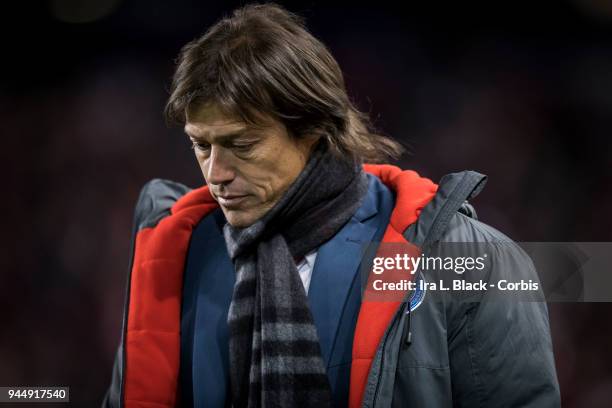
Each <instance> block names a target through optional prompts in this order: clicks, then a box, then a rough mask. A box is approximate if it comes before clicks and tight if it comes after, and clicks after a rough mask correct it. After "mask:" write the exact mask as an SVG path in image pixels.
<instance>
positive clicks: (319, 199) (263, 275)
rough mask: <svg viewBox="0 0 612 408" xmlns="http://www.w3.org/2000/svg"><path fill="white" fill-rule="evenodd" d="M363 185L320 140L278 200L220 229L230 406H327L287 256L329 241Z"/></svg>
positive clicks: (327, 393)
mask: <svg viewBox="0 0 612 408" xmlns="http://www.w3.org/2000/svg"><path fill="white" fill-rule="evenodd" d="M366 190H367V178H366V176H365V173H364V172H363V170H362V168H361V165H360V164H358V163H353V162H347V161H346V160H342V159H339V158H337V156H335V155H333V154H332V153H331V152H330V151H329V149H328V148H327V145H326V144H325V143H319V144H318V146H317V147H316V148H315V150H314V151H313V152H312V154H311V157H310V159H309V161H308V163H307V164H306V167H305V168H304V170H303V171H302V172H301V173H300V175H299V176H298V177H297V179H296V180H295V181H294V182H293V184H292V185H291V186H290V187H289V189H288V190H287V191H286V192H285V194H284V195H283V197H282V198H281V199H280V200H279V202H278V203H276V205H275V206H274V207H273V208H272V209H271V210H270V211H268V212H267V213H266V214H265V215H264V216H263V217H262V218H260V219H259V220H258V221H256V222H255V223H254V224H252V225H251V226H249V227H246V228H233V227H231V226H230V225H229V224H226V225H225V227H224V237H225V242H226V245H227V248H228V252H229V254H230V257H231V258H232V261H233V263H234V267H235V270H236V284H235V286H234V292H233V297H232V302H231V305H230V308H229V313H228V324H229V333H230V344H229V348H230V384H231V397H232V402H233V406H234V407H329V406H331V405H332V396H331V387H330V384H329V380H328V377H327V373H326V369H325V364H324V363H323V358H322V357H321V349H320V346H319V338H318V335H317V330H316V327H315V325H314V322H313V318H312V314H311V312H310V309H309V307H308V301H307V297H306V292H305V290H304V286H303V284H302V282H301V280H300V277H299V275H298V272H297V268H296V265H295V261H294V259H299V258H301V257H303V256H304V255H305V254H306V253H308V252H310V251H311V250H313V249H315V248H317V247H319V246H320V245H321V244H323V243H324V242H325V241H327V240H329V239H330V238H332V237H333V236H334V235H335V234H336V233H337V232H338V231H339V230H340V229H341V228H342V226H343V225H344V224H346V222H347V221H348V220H349V219H350V218H351V216H352V215H353V214H354V213H355V212H356V211H357V209H358V208H359V206H360V205H361V202H362V200H363V197H364V196H365V193H366Z"/></svg>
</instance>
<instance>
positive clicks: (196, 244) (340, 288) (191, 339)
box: [180, 174, 395, 407]
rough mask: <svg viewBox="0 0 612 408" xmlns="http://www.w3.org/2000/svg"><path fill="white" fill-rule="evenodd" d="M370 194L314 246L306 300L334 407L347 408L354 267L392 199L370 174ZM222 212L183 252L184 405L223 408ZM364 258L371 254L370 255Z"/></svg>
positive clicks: (356, 291)
mask: <svg viewBox="0 0 612 408" xmlns="http://www.w3.org/2000/svg"><path fill="white" fill-rule="evenodd" d="M368 179H369V186H368V193H367V195H366V197H365V199H364V201H363V204H362V205H361V207H360V208H359V209H358V210H357V212H356V213H355V214H354V215H353V217H352V218H351V219H350V220H349V222H348V223H347V224H346V225H345V226H344V227H343V228H342V229H341V230H340V231H339V232H338V233H337V234H336V235H335V236H334V237H333V238H332V239H330V240H329V241H327V242H326V243H325V244H323V245H321V246H320V247H319V248H318V252H317V258H316V261H315V265H314V268H313V271H312V278H311V282H310V288H309V291H308V300H309V304H310V309H311V311H312V315H313V318H314V323H315V326H316V327H317V332H318V335H319V341H320V345H321V354H322V357H323V360H324V362H325V365H326V367H327V374H328V377H329V380H330V384H331V387H332V392H333V397H334V401H335V405H336V406H338V407H343V406H346V405H347V404H348V394H349V381H350V369H351V356H352V346H353V334H354V331H355V324H356V323H357V316H358V314H359V308H360V305H361V282H360V279H359V273H358V272H359V270H360V264H361V263H362V261H363V262H365V261H366V260H365V259H364V253H365V251H364V250H365V247H366V245H367V244H369V243H370V242H380V241H381V240H382V236H383V234H384V231H385V229H386V227H387V224H388V223H389V218H390V216H391V211H392V210H393V206H394V202H395V199H394V196H393V193H392V192H391V190H389V189H388V188H387V187H386V186H385V185H384V184H383V183H382V182H381V181H380V180H379V179H378V178H377V177H375V176H372V175H369V174H368ZM224 224H225V219H224V217H223V213H222V212H221V210H220V209H217V210H215V211H214V212H213V213H212V214H210V215H209V216H207V217H205V218H204V219H203V220H202V221H201V222H200V223H199V224H198V226H197V227H196V228H195V230H194V231H193V235H192V237H191V242H190V245H189V252H188V254H187V261H186V269H185V275H184V287H183V304H182V312H181V366H180V387H181V400H182V404H183V405H184V406H194V407H223V406H227V404H228V403H229V401H228V400H229V398H227V396H228V395H229V367H228V365H229V356H228V353H229V339H228V328H227V312H228V309H229V305H230V302H231V299H232V291H233V288H234V282H235V271H234V266H233V265H232V262H231V260H230V259H229V256H228V254H227V249H226V247H225V241H224V239H223V235H222V228H223V225H224ZM368 252H369V251H368Z"/></svg>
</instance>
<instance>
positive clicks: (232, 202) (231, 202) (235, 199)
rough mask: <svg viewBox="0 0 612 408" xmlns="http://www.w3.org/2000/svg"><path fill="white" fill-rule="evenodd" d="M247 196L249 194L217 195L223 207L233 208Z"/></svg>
mask: <svg viewBox="0 0 612 408" xmlns="http://www.w3.org/2000/svg"><path fill="white" fill-rule="evenodd" d="M247 197H248V195H247V194H244V195H225V196H217V201H218V202H219V204H220V205H222V206H223V207H225V208H228V209H232V208H236V207H238V206H239V205H240V204H241V203H242V202H243V201H244V200H245V199H246V198H247Z"/></svg>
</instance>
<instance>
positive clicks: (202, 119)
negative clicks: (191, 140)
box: [185, 104, 247, 139]
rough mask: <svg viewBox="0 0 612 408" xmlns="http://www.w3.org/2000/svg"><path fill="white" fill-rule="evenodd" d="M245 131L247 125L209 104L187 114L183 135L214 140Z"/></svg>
mask: <svg viewBox="0 0 612 408" xmlns="http://www.w3.org/2000/svg"><path fill="white" fill-rule="evenodd" d="M246 129H247V124H246V123H244V121H242V120H240V119H239V118H236V117H233V116H230V115H227V114H225V113H224V112H222V111H221V110H220V109H218V108H217V106H216V105H211V104H209V105H206V106H203V107H200V108H198V109H193V110H190V111H188V112H187V121H186V123H185V133H187V134H188V135H190V136H192V137H202V138H207V139H208V138H210V139H214V138H217V137H221V136H226V135H231V134H236V133H239V132H242V131H244V130H246Z"/></svg>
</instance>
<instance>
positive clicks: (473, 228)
mask: <svg viewBox="0 0 612 408" xmlns="http://www.w3.org/2000/svg"><path fill="white" fill-rule="evenodd" d="M440 241H441V242H513V240H512V239H511V238H509V237H508V236H507V235H505V234H504V233H502V232H501V231H499V230H497V229H496V228H494V227H492V226H490V225H488V224H486V223H484V222H482V221H480V220H478V219H476V218H473V217H470V216H467V215H465V214H464V213H462V212H459V211H458V212H456V213H455V214H453V216H452V217H451V219H450V221H449V222H448V226H447V228H446V231H445V232H444V234H443V235H442V237H441V238H440Z"/></svg>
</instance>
